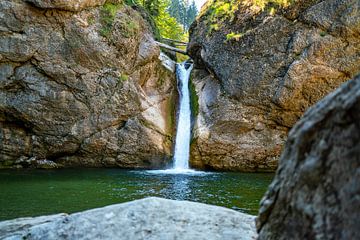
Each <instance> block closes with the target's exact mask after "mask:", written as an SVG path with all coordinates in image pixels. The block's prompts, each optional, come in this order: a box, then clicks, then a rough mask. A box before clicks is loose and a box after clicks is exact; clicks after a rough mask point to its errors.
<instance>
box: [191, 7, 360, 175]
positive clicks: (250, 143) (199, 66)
mask: <svg viewBox="0 0 360 240" xmlns="http://www.w3.org/2000/svg"><path fill="white" fill-rule="evenodd" d="M359 29H360V16H359V2H358V1H357V0H326V1H317V0H299V1H277V2H276V1H222V0H215V1H212V2H211V3H210V4H208V6H207V7H205V9H203V13H202V15H200V16H199V18H198V19H197V21H196V22H194V23H193V25H192V27H191V29H190V42H189V45H188V52H189V54H190V56H191V57H192V58H193V59H194V61H195V68H196V69H195V70H194V71H193V83H194V86H193V92H194V94H196V95H197V98H198V108H197V109H195V111H194V115H195V120H194V129H193V141H192V144H191V160H190V161H191V165H192V166H193V167H195V168H201V169H215V170H231V171H274V170H275V169H276V167H277V163H278V158H279V156H280V153H281V151H282V149H283V145H284V143H285V142H286V139H287V134H288V132H289V130H290V129H291V128H292V126H293V125H294V124H295V122H296V121H298V119H299V118H300V117H301V116H302V114H303V113H304V111H305V110H306V109H308V108H309V107H310V106H312V105H313V104H315V103H316V102H317V101H319V100H320V99H321V98H323V97H324V96H325V95H326V94H328V93H330V92H331V91H333V90H335V89H336V88H337V87H338V86H339V85H340V84H341V83H343V82H345V81H347V80H349V79H351V78H353V77H354V76H355V75H356V74H357V73H359V71H360V57H359V56H360V55H359V54H360V50H359V48H360V38H359V34H360V32H359Z"/></svg>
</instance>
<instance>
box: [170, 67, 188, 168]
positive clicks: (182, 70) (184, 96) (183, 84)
mask: <svg viewBox="0 0 360 240" xmlns="http://www.w3.org/2000/svg"><path fill="white" fill-rule="evenodd" d="M192 67H193V66H192V64H190V63H186V62H183V63H181V64H177V65H176V76H177V81H178V91H179V95H180V105H179V115H178V123H177V131H176V140H175V152H174V166H173V168H174V169H178V170H180V169H189V155H190V137H191V109H190V93H189V78H190V73H191V70H192Z"/></svg>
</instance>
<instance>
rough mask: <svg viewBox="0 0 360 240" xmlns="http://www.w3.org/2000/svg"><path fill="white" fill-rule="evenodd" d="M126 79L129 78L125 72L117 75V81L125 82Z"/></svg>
mask: <svg viewBox="0 0 360 240" xmlns="http://www.w3.org/2000/svg"><path fill="white" fill-rule="evenodd" d="M127 80H129V76H128V75H127V74H121V75H120V76H119V82H125V81H127Z"/></svg>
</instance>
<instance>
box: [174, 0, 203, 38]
mask: <svg viewBox="0 0 360 240" xmlns="http://www.w3.org/2000/svg"><path fill="white" fill-rule="evenodd" d="M168 12H169V14H170V16H172V17H174V18H175V19H176V21H177V22H178V23H180V24H181V25H182V26H183V28H184V30H185V31H187V30H189V28H190V25H191V24H192V23H193V22H194V20H195V18H196V16H197V14H198V9H197V8H196V4H195V2H194V1H192V2H191V4H189V1H187V0H171V2H170V5H169V7H168Z"/></svg>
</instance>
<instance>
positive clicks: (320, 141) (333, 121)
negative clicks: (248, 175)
mask: <svg viewBox="0 0 360 240" xmlns="http://www.w3.org/2000/svg"><path fill="white" fill-rule="evenodd" d="M359 183H360V75H359V76H357V77H356V78H355V79H353V80H351V81H349V82H347V83H346V84H344V85H342V87H341V88H340V89H338V90H337V91H335V92H334V93H332V94H330V95H328V96H327V97H326V98H325V99H323V100H322V101H320V102H319V103H318V104H316V105H315V106H314V107H312V108H310V109H309V110H308V111H307V112H306V113H305V115H304V117H303V118H302V119H301V120H300V121H299V122H298V123H297V124H296V125H295V126H294V128H293V129H292V130H291V131H290V134H289V138H288V141H287V144H286V146H285V150H284V152H283V153H282V156H281V159H280V162H279V168H278V170H277V173H276V176H275V178H274V180H273V182H272V184H271V185H270V187H269V189H268V191H267V193H266V194H265V197H264V198H263V199H262V201H261V208H260V211H259V217H258V219H257V229H258V231H259V239H266V240H268V239H276V240H279V239H360V221H359V214H360V185H359Z"/></svg>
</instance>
